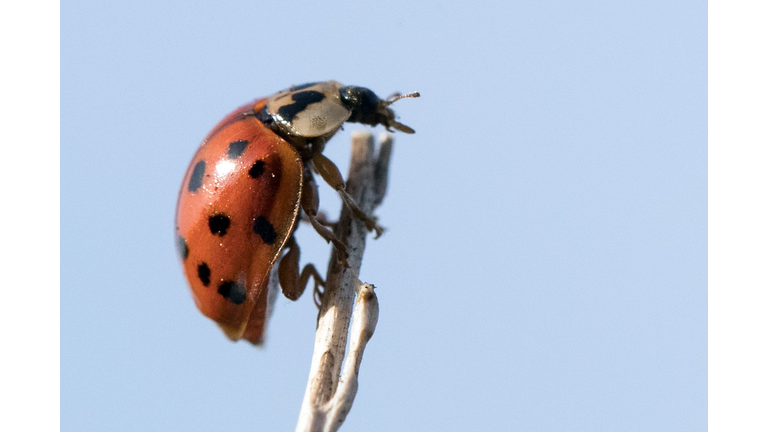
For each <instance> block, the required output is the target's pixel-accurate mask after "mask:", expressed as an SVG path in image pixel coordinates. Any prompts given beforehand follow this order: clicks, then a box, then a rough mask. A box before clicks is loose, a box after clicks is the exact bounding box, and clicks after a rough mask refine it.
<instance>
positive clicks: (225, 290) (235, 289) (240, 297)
mask: <svg viewBox="0 0 768 432" xmlns="http://www.w3.org/2000/svg"><path fill="white" fill-rule="evenodd" d="M219 294H221V295H222V296H224V298H225V299H227V300H229V301H231V302H232V303H234V304H236V305H239V304H243V302H244V301H245V286H244V285H243V284H239V283H237V282H232V281H224V282H222V283H221V284H220V285H219Z"/></svg>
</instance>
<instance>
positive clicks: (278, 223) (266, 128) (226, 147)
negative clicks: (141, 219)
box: [176, 81, 419, 345]
mask: <svg viewBox="0 0 768 432" xmlns="http://www.w3.org/2000/svg"><path fill="white" fill-rule="evenodd" d="M418 96H419V94H418V93H410V94H406V95H402V96H399V95H397V96H394V97H391V98H389V99H387V100H382V99H379V97H378V96H376V94H374V93H373V92H372V91H371V90H369V89H367V88H363V87H356V86H343V85H342V84H340V83H338V82H335V81H327V82H319V83H311V84H305V85H301V86H294V87H291V88H290V89H287V90H285V91H282V92H280V93H277V94H275V95H273V96H270V97H267V98H262V99H258V100H256V101H254V102H252V103H250V104H247V105H244V106H242V107H240V108H238V109H236V110H235V111H234V112H232V113H231V114H229V115H228V116H227V117H225V118H224V120H222V121H221V122H220V123H219V124H218V125H217V126H216V127H214V128H213V130H212V131H211V132H210V133H209V134H208V136H207V137H206V138H205V139H204V140H203V143H202V144H201V146H200V148H199V149H198V150H197V153H195V156H194V157H193V158H192V162H191V163H190V165H189V168H188V169H187V172H186V174H185V175H184V179H183V181H182V185H181V191H180V192H179V198H178V204H177V208H176V242H177V245H178V251H179V254H180V257H181V260H182V267H183V269H184V273H185V275H186V277H187V280H188V282H189V285H190V287H191V289H192V295H193V297H194V299H195V303H196V305H197V307H198V309H199V310H200V311H201V312H202V313H203V314H204V315H205V316H207V317H209V318H211V319H213V320H214V321H216V323H218V325H219V326H220V327H221V328H222V330H223V331H224V333H225V334H226V335H227V336H228V337H229V338H230V339H232V340H239V339H245V340H248V341H250V342H251V343H253V344H257V345H258V344H260V343H261V342H262V341H263V338H264V328H265V325H266V321H267V319H268V317H269V312H270V311H269V309H271V302H272V299H274V298H275V293H276V291H277V290H276V286H277V281H279V285H280V286H281V288H282V291H283V293H284V295H285V296H286V297H288V298H289V299H292V300H295V299H297V298H298V297H299V296H300V295H301V294H302V292H303V291H304V288H305V287H306V285H307V283H308V282H309V277H310V276H312V277H313V279H314V281H315V289H317V288H318V285H321V286H322V284H323V282H322V278H321V277H320V275H319V274H318V272H317V270H316V269H315V267H314V266H312V265H311V264H309V265H307V266H305V267H304V269H303V270H302V271H301V272H299V249H298V245H297V244H296V240H295V239H294V237H293V232H294V230H295V228H296V221H297V220H298V219H299V217H300V216H299V214H300V212H302V217H304V218H306V219H307V220H308V221H309V222H310V223H311V224H312V226H313V227H314V228H315V230H316V231H317V232H318V233H319V234H320V235H321V236H322V237H323V238H324V239H325V240H326V241H328V242H330V243H332V244H333V245H334V247H335V248H336V249H337V250H338V251H339V255H340V256H341V257H342V259H343V257H345V256H346V250H345V248H344V245H343V244H342V243H341V242H339V241H338V240H337V239H336V237H335V236H334V234H333V232H332V231H331V230H330V229H329V228H328V227H327V226H325V225H323V223H322V222H321V221H318V204H319V202H318V194H317V184H316V183H315V180H314V177H313V171H315V172H317V173H319V174H320V176H321V177H322V178H323V179H324V180H325V181H326V182H328V183H329V184H330V185H331V186H332V187H333V188H334V189H336V190H337V191H338V192H339V194H340V195H341V197H342V200H343V202H344V204H345V205H346V206H348V207H349V208H350V209H351V210H352V211H353V214H354V215H355V216H356V217H357V218H359V219H361V220H363V221H364V222H365V225H366V227H367V228H368V230H370V231H376V232H377V234H380V233H381V228H380V227H379V226H378V225H377V224H376V221H375V219H374V218H372V217H370V216H368V215H366V214H365V213H364V212H363V211H361V210H360V208H359V207H358V206H357V204H356V203H355V202H354V200H353V199H352V198H351V197H350V196H349V195H348V194H347V193H346V191H345V190H344V181H343V178H342V176H341V174H340V173H339V170H338V168H336V166H335V165H334V164H333V162H331V161H330V160H329V159H327V158H326V157H325V156H323V154H322V151H323V148H324V146H325V143H326V142H327V141H328V140H329V139H330V138H331V137H332V136H333V135H334V134H335V133H336V132H337V131H338V130H339V129H340V128H341V127H342V125H343V124H344V123H345V122H355V123H363V124H367V125H372V126H375V125H379V124H381V125H383V126H384V127H386V128H387V130H391V129H392V128H394V129H396V130H398V131H401V132H405V133H413V132H414V131H413V129H411V128H410V127H408V126H405V125H403V124H401V123H399V122H397V121H396V120H395V114H394V112H392V110H391V109H390V108H389V105H391V104H392V103H393V102H395V101H396V100H399V99H402V98H405V97H418ZM278 259H279V264H278V265H277V266H276V265H275V262H277V261H278Z"/></svg>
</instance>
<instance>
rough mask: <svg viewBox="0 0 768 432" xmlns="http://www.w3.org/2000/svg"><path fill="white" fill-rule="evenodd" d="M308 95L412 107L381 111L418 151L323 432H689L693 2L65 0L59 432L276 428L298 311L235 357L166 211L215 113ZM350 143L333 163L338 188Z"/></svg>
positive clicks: (311, 251)
mask: <svg viewBox="0 0 768 432" xmlns="http://www.w3.org/2000/svg"><path fill="white" fill-rule="evenodd" d="M327 79H335V80H338V81H341V82H343V83H345V84H356V85H362V86H366V87H369V88H371V89H372V90H374V91H376V92H377V93H378V94H379V95H380V96H386V95H389V94H390V93H392V92H394V91H401V92H407V91H414V90H418V91H420V92H421V93H422V98H421V99H416V100H405V101H401V102H398V103H397V104H396V105H395V106H394V108H395V111H396V112H397V113H398V114H399V115H400V118H401V120H402V122H403V123H405V124H407V125H409V126H412V127H413V128H414V129H416V131H417V133H416V134H415V135H412V136H410V135H403V134H399V135H397V136H396V138H395V139H396V141H395V151H394V155H393V161H392V165H391V171H390V175H391V180H390V188H389V192H388V196H387V198H386V199H385V202H384V204H383V206H382V207H380V208H379V210H378V212H377V215H378V216H379V217H380V220H381V223H382V224H383V225H385V226H386V227H387V228H388V231H387V232H386V234H385V235H384V236H383V237H381V238H380V239H378V240H376V241H370V242H369V245H368V249H367V251H366V254H365V260H364V264H363V268H362V272H361V279H363V280H364V281H368V282H371V283H374V284H375V285H376V286H377V293H378V296H379V300H380V302H381V315H380V319H379V325H378V327H377V330H376V334H375V335H374V337H373V339H372V340H371V343H370V344H369V347H368V349H367V350H366V354H365V358H364V362H363V364H362V368H361V372H360V390H359V392H358V395H357V398H356V400H355V404H354V406H353V408H352V411H351V412H350V414H349V416H348V418H347V421H346V422H345V424H344V426H343V427H342V430H350V431H352V430H367V431H380V430H381V431H385V430H386V431H389V430H442V431H465V430H525V431H539V430H541V431H551V430H569V431H576V430H579V431H616V430H627V431H630V430H654V431H679V430H705V429H706V427H707V423H706V422H707V357H706V354H707V324H706V323H707V321H706V319H707V303H706V302H707V279H706V277H707V267H706V266H707V243H706V242H707V213H706V211H707V147H706V143H707V4H706V2H694V1H673V2H669V1H664V2H662V1H646V2H636V3H629V2H610V1H587V2H578V4H576V3H574V2H563V1H560V2H554V1H539V2H520V3H508V2H489V1H479V2H474V3H472V4H469V3H458V2H457V3H455V4H446V3H444V2H420V3H415V2H400V1H390V2H371V3H369V2H359V1H356V2H335V3H327V2H312V3H310V2H306V3H304V2H279V3H276V2H235V1H232V2H210V3H203V2H157V1H134V2H129V3H119V2H114V3H109V4H107V3H104V2H95V1H79V2H64V3H63V4H62V8H61V144H62V145H61V428H62V430H66V431H103V430H110V431H137V430H142V431H169V430H183V431H211V430H264V431H278V430H292V429H293V428H294V426H295V422H296V418H297V414H298V411H299V407H300V404H301V400H302V396H303V393H304V389H305V385H306V379H307V373H308V368H309V361H310V357H311V352H312V344H313V335H314V320H315V317H316V309H315V306H314V305H313V303H312V299H311V298H310V296H304V297H302V298H301V299H300V300H299V301H298V302H297V303H291V302H289V301H288V300H286V299H284V298H281V299H278V303H277V306H276V312H275V315H274V317H273V319H272V321H271V323H270V328H269V334H268V341H267V344H266V347H265V348H264V349H255V348H253V347H252V346H250V345H249V344H247V343H242V342H241V343H236V344H233V343H230V342H229V341H228V340H227V339H226V338H225V337H224V336H223V334H222V333H221V332H220V331H219V329H218V328H217V327H216V326H215V325H214V324H213V323H212V322H211V321H209V320H207V319H206V318H204V317H203V316H202V315H200V314H199V313H198V312H197V310H196V309H195V306H194V303H193V301H192V298H191V296H190V294H189V292H188V288H187V287H186V282H185V280H184V278H183V275H182V273H181V267H180V265H179V262H178V259H177V257H176V253H175V250H174V241H173V214H174V208H175V203H176V194H177V192H178V188H179V185H180V182H181V177H182V175H183V173H184V171H185V169H186V167H187V164H188V163H189V162H190V159H191V157H192V154H193V153H194V151H195V149H196V148H197V146H198V144H199V142H200V140H201V139H202V138H203V137H204V136H205V134H206V133H207V132H208V131H209V130H210V129H211V128H212V127H213V126H214V125H215V124H216V123H217V122H218V121H219V120H220V119H221V118H222V117H223V116H224V115H226V114H227V113H229V112H230V111H231V110H232V109H234V108H236V107H238V106H239V105H241V104H243V103H245V102H247V101H250V100H252V99H254V98H255V97H258V96H264V95H269V94H271V93H274V92H276V91H278V90H281V89H283V88H285V87H287V86H289V85H291V84H301V83H304V82H309V81H317V80H327ZM359 129H365V127H364V126H360V125H348V126H347V127H346V130H345V131H344V132H343V133H340V134H338V135H337V136H336V137H335V138H334V139H333V140H332V141H331V143H330V144H329V146H328V148H327V151H326V155H328V156H329V157H330V158H331V159H332V160H334V161H336V162H337V163H338V164H339V166H340V167H341V168H342V172H344V173H346V168H347V167H348V159H349V144H348V142H349V133H350V131H352V130H359ZM377 131H378V130H377ZM321 207H323V208H324V209H325V210H326V211H327V212H328V213H331V214H335V213H336V212H337V211H338V209H339V207H340V200H339V199H338V198H337V197H336V196H334V194H333V192H332V191H331V190H330V189H328V188H324V189H322V190H321ZM298 235H299V241H300V242H301V244H302V252H303V254H302V259H303V260H304V261H305V262H309V261H312V262H315V263H317V264H318V265H319V267H320V268H321V269H324V268H325V265H326V264H325V263H326V262H327V256H328V251H329V248H328V246H327V245H326V244H325V243H324V242H323V241H322V240H321V239H320V238H319V237H318V236H317V235H316V234H315V233H314V232H312V230H311V229H310V228H309V227H308V226H302V227H301V228H300V229H299V231H298Z"/></svg>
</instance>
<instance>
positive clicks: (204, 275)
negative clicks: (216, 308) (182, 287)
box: [197, 263, 211, 286]
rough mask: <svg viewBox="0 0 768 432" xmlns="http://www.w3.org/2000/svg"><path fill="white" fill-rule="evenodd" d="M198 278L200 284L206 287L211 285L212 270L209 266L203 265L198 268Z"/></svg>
mask: <svg viewBox="0 0 768 432" xmlns="http://www.w3.org/2000/svg"><path fill="white" fill-rule="evenodd" d="M197 277H198V278H200V282H202V283H203V285H205V286H208V284H209V283H211V269H210V268H209V267H208V264H206V263H202V264H200V265H199V266H197Z"/></svg>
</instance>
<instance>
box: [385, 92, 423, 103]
mask: <svg viewBox="0 0 768 432" xmlns="http://www.w3.org/2000/svg"><path fill="white" fill-rule="evenodd" d="M419 96H421V94H419V92H411V93H407V94H404V95H401V94H399V93H395V94H393V95H392V96H390V97H388V98H387V100H386V101H384V106H390V105H392V104H393V103H395V102H397V101H399V100H400V99H405V98H417V97H419Z"/></svg>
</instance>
